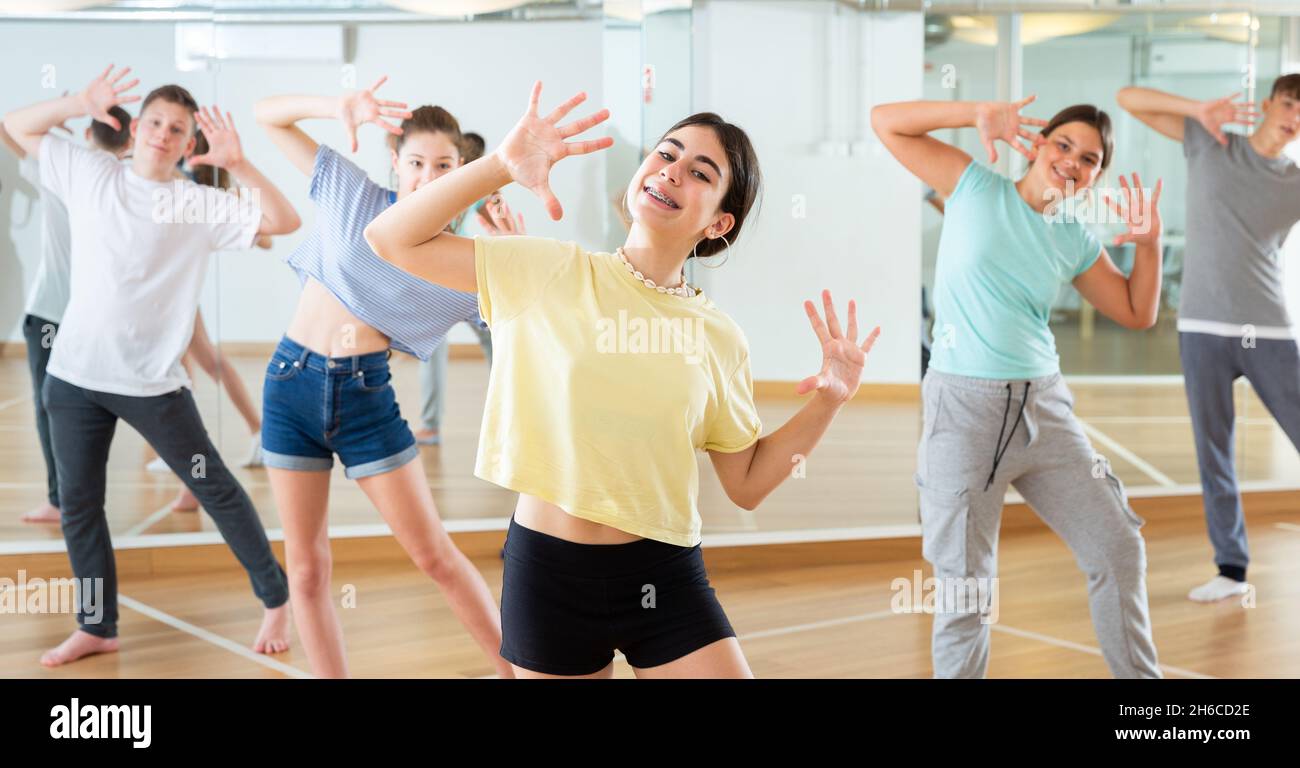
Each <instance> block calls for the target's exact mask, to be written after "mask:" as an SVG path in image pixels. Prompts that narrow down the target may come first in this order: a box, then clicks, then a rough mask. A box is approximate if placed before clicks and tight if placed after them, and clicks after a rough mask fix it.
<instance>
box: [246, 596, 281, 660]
mask: <svg viewBox="0 0 1300 768" xmlns="http://www.w3.org/2000/svg"><path fill="white" fill-rule="evenodd" d="M253 650H255V651H257V652H258V653H284V652H285V651H287V650H289V604H288V603H285V604H284V605H282V606H280V607H279V608H267V609H266V615H264V616H263V617H262V628H261V629H259V630H257V639H256V640H254V641H253Z"/></svg>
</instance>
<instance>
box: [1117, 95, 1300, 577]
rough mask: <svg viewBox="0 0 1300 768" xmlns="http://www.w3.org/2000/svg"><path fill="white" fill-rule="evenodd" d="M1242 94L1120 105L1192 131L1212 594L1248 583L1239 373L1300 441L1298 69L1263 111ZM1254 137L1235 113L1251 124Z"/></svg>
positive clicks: (1196, 337) (1127, 99)
mask: <svg viewBox="0 0 1300 768" xmlns="http://www.w3.org/2000/svg"><path fill="white" fill-rule="evenodd" d="M1234 98H1235V96H1229V97H1227V98H1223V99H1216V100H1213V101H1204V102H1202V101H1195V100H1192V99H1185V98H1182V97H1179V96H1174V95H1172V94H1168V93H1162V92H1160V91H1156V90H1151V89H1147V88H1136V87H1134V88H1124V89H1123V90H1121V91H1120V92H1119V103H1120V106H1122V107H1124V109H1126V110H1128V111H1129V112H1130V113H1132V114H1133V116H1134V117H1136V118H1138V119H1139V120H1141V121H1142V122H1144V123H1146V124H1147V125H1149V126H1151V127H1152V128H1154V129H1155V130H1156V131H1158V132H1159V133H1161V134H1163V135H1165V136H1168V137H1169V138H1171V139H1174V140H1175V141H1181V142H1182V143H1183V154H1184V155H1185V156H1186V158H1187V210H1186V215H1187V246H1186V252H1185V260H1184V268H1183V284H1182V297H1181V301H1180V304H1179V310H1178V343H1179V351H1180V353H1181V356H1182V363H1183V378H1184V380H1185V383H1186V386H1187V401H1188V405H1189V407H1190V411H1191V417H1192V431H1193V433H1194V434H1195V437H1196V457H1197V464H1198V465H1199V468H1200V475H1201V490H1202V492H1203V501H1204V504H1205V519H1206V524H1207V526H1208V528H1209V534H1210V541H1211V543H1212V544H1213V545H1214V561H1215V563H1216V564H1217V565H1218V568H1219V575H1218V576H1216V577H1214V578H1213V579H1211V580H1210V581H1209V582H1207V583H1205V584H1202V585H1201V586H1198V587H1196V588H1195V589H1193V590H1192V591H1191V592H1190V593H1189V594H1188V597H1190V598H1191V599H1192V600H1197V601H1201V602H1212V601H1216V600H1221V599H1224V598H1227V597H1232V596H1234V595H1241V594H1244V593H1246V592H1247V591H1248V590H1249V589H1250V585H1249V584H1247V583H1246V566H1247V565H1248V563H1249V560H1250V558H1249V554H1248V550H1247V543H1246V523H1245V515H1244V513H1243V511H1242V506H1241V494H1240V492H1239V491H1238V488H1237V477H1236V471H1235V469H1234V467H1233V422H1234V417H1235V414H1234V409H1233V398H1232V388H1233V382H1235V381H1236V380H1237V378H1239V377H1241V376H1245V377H1246V378H1247V380H1249V381H1250V383H1251V386H1252V387H1253V388H1254V390H1255V392H1256V394H1258V395H1259V397H1260V399H1261V400H1262V401H1263V402H1264V405H1265V406H1266V407H1267V408H1268V409H1269V411H1270V412H1271V413H1272V414H1273V417H1274V418H1275V419H1277V422H1278V424H1279V425H1280V426H1281V427H1282V429H1283V431H1285V432H1286V434H1287V436H1288V437H1289V438H1291V442H1292V443H1293V444H1295V445H1296V447H1297V449H1300V352H1298V351H1297V344H1296V338H1297V335H1296V329H1295V327H1294V326H1293V325H1292V321H1291V317H1290V315H1289V314H1288V312H1287V308H1286V300H1285V297H1284V291H1283V286H1282V265H1281V248H1282V243H1283V241H1284V240H1285V239H1286V236H1287V234H1288V233H1289V232H1290V231H1291V228H1292V226H1293V225H1295V223H1296V222H1297V221H1300V167H1297V166H1296V164H1295V163H1293V162H1292V161H1291V160H1290V159H1289V158H1288V157H1286V156H1285V155H1284V154H1283V152H1284V150H1285V149H1286V148H1287V145H1289V144H1290V143H1291V142H1293V141H1295V139H1296V137H1297V135H1300V74H1293V75H1285V76H1283V77H1280V78H1278V79H1277V81H1276V82H1275V83H1274V84H1273V88H1272V90H1271V91H1270V93H1269V97H1268V98H1267V99H1265V100H1264V102H1263V105H1262V106H1263V109H1262V111H1258V110H1256V109H1255V108H1254V106H1253V105H1252V104H1250V103H1248V102H1237V101H1233V99H1234ZM1261 116H1262V117H1263V122H1262V123H1260V124H1259V125H1258V126H1257V127H1256V129H1255V131H1254V133H1252V134H1251V135H1250V136H1249V137H1247V136H1244V135H1241V134H1228V133H1225V132H1224V131H1223V126H1225V125H1228V124H1230V123H1238V124H1245V125H1252V124H1254V123H1255V121H1256V119H1257V118H1259V117H1261Z"/></svg>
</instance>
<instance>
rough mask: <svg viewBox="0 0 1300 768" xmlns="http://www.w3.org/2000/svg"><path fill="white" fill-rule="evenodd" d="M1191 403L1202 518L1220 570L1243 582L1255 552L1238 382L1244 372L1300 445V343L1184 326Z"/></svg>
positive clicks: (1181, 342) (1183, 345) (1183, 346)
mask: <svg viewBox="0 0 1300 768" xmlns="http://www.w3.org/2000/svg"><path fill="white" fill-rule="evenodd" d="M1178 346H1179V351H1180V353H1181V356H1182V361H1183V377H1184V379H1185V381H1186V385H1187V405H1188V408H1189V410H1190V411H1191V415H1192V431H1193V432H1194V433H1195V435H1196V463H1197V465H1198V466H1199V467H1200V472H1201V492H1202V500H1203V502H1204V504H1205V524H1206V527H1207V528H1209V532H1210V543H1211V544H1213V545H1214V562H1215V564H1216V565H1218V566H1219V572H1220V573H1222V574H1223V575H1224V576H1227V577H1229V578H1233V579H1237V580H1238V581H1245V579H1246V566H1247V565H1249V564H1250V555H1249V552H1248V549H1247V544H1246V517H1245V514H1244V512H1243V511H1242V508H1241V493H1240V491H1239V490H1238V489H1237V472H1236V468H1235V467H1234V465H1233V428H1234V419H1235V416H1236V412H1235V408H1234V405H1233V400H1232V386H1233V383H1234V382H1235V381H1236V380H1237V379H1238V378H1239V377H1241V376H1245V377H1246V379H1247V380H1248V381H1250V384H1251V386H1252V387H1254V389H1255V393H1256V394H1257V395H1259V399H1260V400H1262V401H1263V403H1264V406H1265V407H1266V408H1268V410H1269V413H1271V414H1273V418H1274V419H1276V420H1277V423H1278V425H1279V426H1281V427H1282V430H1283V431H1284V432H1286V435H1287V437H1289V438H1291V443H1292V444H1293V445H1295V446H1296V448H1297V449H1298V450H1300V348H1298V347H1297V344H1296V342H1295V341H1294V340H1279V339H1251V340H1250V341H1249V343H1247V340H1246V339H1244V338H1242V337H1237V336H1214V335H1211V334H1207V333H1179V334H1178Z"/></svg>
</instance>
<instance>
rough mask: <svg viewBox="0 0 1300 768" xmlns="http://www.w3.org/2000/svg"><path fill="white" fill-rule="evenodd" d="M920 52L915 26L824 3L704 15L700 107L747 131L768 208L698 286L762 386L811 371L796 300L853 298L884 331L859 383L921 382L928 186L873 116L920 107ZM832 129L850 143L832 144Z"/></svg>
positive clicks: (811, 355)
mask: <svg viewBox="0 0 1300 768" xmlns="http://www.w3.org/2000/svg"><path fill="white" fill-rule="evenodd" d="M845 26H847V27H848V28H849V29H850V30H851V31H852V33H853V34H852V35H850V36H849V38H850V39H849V42H848V43H847V44H846V42H845V40H846V38H845V34H844V28H845ZM834 36H838V38H839V40H838V42H836V43H835V45H831V40H832V37H834ZM921 40H922V28H921V15H920V14H869V15H862V14H857V13H854V12H852V11H847V10H846V9H843V8H841V7H839V6H837V5H836V4H834V3H831V2H828V1H823V2H752V1H749V0H707V1H703V2H697V3H696V5H695V57H694V58H695V70H694V75H695V109H696V110H712V111H716V112H718V113H719V114H721V115H722V116H723V117H724V118H726V119H727V120H729V121H731V122H734V123H736V124H738V125H740V126H741V127H742V128H744V129H745V130H746V131H747V132H748V133H749V135H750V137H751V139H752V140H753V141H754V144H755V147H756V150H757V152H758V157H759V161H760V164H761V166H762V170H763V175H764V193H763V200H762V208H761V210H760V211H759V213H758V215H757V216H751V218H750V219H749V220H748V221H747V222H746V223H745V229H744V231H743V233H742V235H741V238H740V241H739V243H738V244H737V245H736V247H735V248H733V252H732V254H731V256H730V257H729V261H728V262H727V263H726V265H725V266H723V267H722V268H720V269H717V270H708V269H696V271H695V275H696V280H697V282H699V283H700V284H701V286H702V287H703V288H704V289H705V290H706V292H708V293H710V294H711V295H712V296H713V298H714V300H715V301H717V303H718V305H719V306H721V307H722V308H723V309H724V310H726V311H727V312H728V313H729V314H731V316H732V317H734V318H735V319H736V321H737V322H739V323H740V325H741V327H743V328H744V329H745V333H746V335H747V336H748V337H749V343H750V348H751V353H752V362H753V371H754V377H755V378H757V379H772V380H786V381H793V380H798V379H802V378H803V377H805V376H808V375H810V374H812V373H816V372H817V370H818V367H819V366H820V362H821V350H820V348H819V346H818V345H817V343H816V340H815V338H814V336H813V333H812V330H811V329H810V328H809V325H808V319H807V317H806V315H805V314H804V311H803V300H804V299H813V300H814V301H818V296H819V295H820V292H821V289H823V288H830V289H831V290H832V292H833V293H834V295H835V297H836V301H837V304H838V306H839V308H840V312H841V317H843V312H844V308H845V306H846V305H847V302H848V299H849V298H855V299H856V300H857V302H858V307H859V309H858V314H859V318H860V320H861V322H862V323H864V324H879V325H880V326H881V328H882V335H881V338H880V341H879V343H878V344H877V346H876V348H875V350H874V351H873V352H872V354H871V357H870V359H869V361H868V364H867V367H866V370H865V372H864V374H863V380H864V381H871V382H900V383H901V382H916V381H917V380H918V378H919V374H920V313H921V309H920V292H921V276H920V269H921V261H920V254H921V219H920V216H921V211H920V208H921V188H920V185H919V183H918V182H917V181H916V180H915V179H914V178H912V177H911V175H910V174H907V173H906V172H905V171H904V170H903V169H902V167H901V166H899V165H898V163H897V162H895V161H894V159H893V158H892V157H890V156H889V155H888V154H887V153H886V152H885V151H884V150H883V148H882V147H880V145H879V144H878V142H876V140H875V137H874V135H873V134H872V133H871V131H870V126H869V120H868V119H867V115H868V114H869V112H870V109H871V107H872V106H873V105H874V104H876V103H881V102H887V101H897V100H901V99H916V98H920V96H921V78H922V46H921ZM846 45H847V47H846ZM845 57H848V58H847V60H846V58H845ZM846 73H847V75H853V74H854V73H856V75H857V76H846ZM832 107H833V108H834V113H832ZM855 115H856V119H855ZM832 125H834V126H837V127H838V130H836V131H835V133H838V134H852V135H830V129H829V128H828V126H832ZM850 146H852V149H853V152H852V154H844V155H840V156H835V155H831V154H826V153H827V152H835V151H840V152H843V151H847V150H848V148H849V147H850ZM800 200H802V201H803V204H804V213H805V216H804V217H803V218H798V217H797V214H798V213H799V211H798V209H797V206H798V205H799V202H800ZM818 304H820V302H819V301H818Z"/></svg>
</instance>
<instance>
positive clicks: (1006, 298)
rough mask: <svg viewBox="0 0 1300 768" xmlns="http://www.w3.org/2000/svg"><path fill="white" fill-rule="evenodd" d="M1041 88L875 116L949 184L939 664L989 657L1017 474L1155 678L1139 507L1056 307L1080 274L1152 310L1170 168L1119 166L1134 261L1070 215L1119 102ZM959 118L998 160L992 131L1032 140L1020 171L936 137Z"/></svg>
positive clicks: (930, 524) (1122, 303)
mask: <svg viewBox="0 0 1300 768" xmlns="http://www.w3.org/2000/svg"><path fill="white" fill-rule="evenodd" d="M1031 101H1033V97H1032V96H1031V97H1029V98H1027V99H1024V100H1022V101H1020V102H1016V103H1009V104H1002V103H994V102H982V103H975V102H905V103H898V104H885V105H882V106H878V107H876V108H875V109H874V110H873V111H872V126H873V127H874V128H875V130H876V133H877V134H878V135H879V136H880V138H881V140H882V141H883V142H884V144H885V146H886V147H888V148H889V151H890V152H892V153H893V155H894V157H896V158H898V160H899V161H900V162H901V163H902V164H903V165H904V166H905V167H906V168H907V169H908V170H909V171H911V172H912V173H913V174H915V175H916V176H917V177H918V178H920V179H921V181H922V182H924V183H925V184H927V185H929V186H931V187H933V188H934V189H935V190H936V191H937V192H938V193H939V194H940V195H942V196H943V197H944V198H945V210H944V227H943V233H942V235H941V237H940V242H939V259H938V264H937V268H936V277H935V291H934V309H935V325H934V328H935V332H934V340H933V351H932V357H931V360H930V368H929V371H928V372H927V373H926V376H925V379H924V381H923V383H922V400H923V406H922V407H923V412H924V417H925V418H924V424H923V427H922V436H921V444H920V446H919V448H918V451H917V474H916V483H917V486H918V488H919V490H920V499H921V527H922V549H923V552H924V555H925V557H926V559H927V560H929V561H930V562H931V563H933V565H934V569H935V576H936V577H937V578H939V579H942V580H943V581H944V583H945V587H946V588H945V589H944V590H943V592H942V593H941V594H943V595H944V605H943V608H942V610H940V611H938V612H937V613H936V615H935V621H934V636H933V646H932V655H933V660H934V672H935V675H936V676H937V677H982V676H984V674H985V672H986V671H987V667H988V653H989V623H991V622H992V621H995V620H996V616H997V606H996V594H997V591H996V585H997V581H996V579H997V554H996V553H997V539H998V527H999V523H1000V520H1001V514H1002V504H1003V499H1004V497H1005V494H1006V489H1007V486H1008V485H1009V484H1010V485H1014V486H1015V488H1016V490H1017V491H1019V492H1020V494H1021V495H1022V496H1023V497H1024V498H1025V500H1026V501H1027V502H1028V503H1029V505H1030V506H1031V507H1032V508H1033V509H1034V511H1035V512H1036V513H1037V514H1038V515H1039V516H1040V517H1042V518H1043V520H1044V521H1045V522H1047V524H1048V525H1049V526H1051V528H1052V529H1053V530H1055V531H1056V532H1057V533H1058V534H1060V535H1061V537H1062V538H1063V539H1065V541H1066V543H1067V544H1068V545H1069V546H1070V549H1071V550H1072V551H1073V552H1074V555H1075V558H1076V560H1077V561H1078V563H1079V565H1080V567H1081V568H1082V569H1083V570H1084V572H1085V573H1087V574H1088V595H1089V602H1090V605H1091V608H1092V619H1093V625H1094V627H1095V629H1096V632H1097V637H1098V640H1099V641H1100V644H1101V648H1102V653H1103V655H1104V656H1105V659H1106V663H1107V664H1108V665H1109V666H1110V669H1111V672H1112V673H1113V674H1114V675H1115V676H1116V677H1159V676H1160V669H1159V667H1158V666H1157V664H1156V650H1155V645H1154V643H1153V642H1152V640H1151V629H1150V620H1149V618H1148V614H1147V597H1146V584H1145V576H1146V554H1145V546H1144V543H1143V541H1142V536H1141V534H1140V533H1139V531H1138V529H1139V528H1140V526H1141V525H1142V521H1141V519H1140V518H1138V517H1137V516H1136V515H1135V514H1134V513H1133V511H1132V510H1131V509H1130V508H1129V505H1128V501H1127V497H1126V496H1125V493H1124V489H1123V485H1122V484H1121V483H1120V481H1119V479H1118V478H1117V477H1115V475H1114V474H1113V473H1112V472H1111V471H1110V467H1109V464H1108V463H1107V462H1106V460H1105V458H1104V457H1101V456H1098V455H1096V454H1095V452H1094V451H1093V449H1092V445H1091V444H1090V443H1089V441H1088V438H1087V435H1086V434H1085V433H1084V431H1083V428H1082V426H1081V425H1080V423H1079V421H1078V419H1077V418H1075V416H1074V412H1073V405H1074V402H1073V397H1072V395H1071V394H1070V391H1069V389H1068V388H1067V387H1066V385H1065V382H1064V381H1063V380H1062V378H1061V373H1060V364H1059V359H1058V357H1057V354H1056V343H1055V340H1054V339H1053V337H1052V332H1051V329H1050V328H1049V327H1048V320H1049V318H1050V314H1051V307H1052V302H1053V301H1054V300H1055V298H1056V296H1057V294H1058V293H1059V291H1060V289H1061V288H1062V286H1064V285H1066V284H1071V285H1073V286H1074V287H1075V288H1076V289H1077V290H1078V291H1079V293H1080V294H1082V295H1083V297H1084V299H1086V300H1087V301H1089V302H1091V303H1092V304H1093V305H1094V306H1096V307H1097V309H1099V310H1101V312H1102V313H1103V314H1105V315H1106V316H1107V317H1109V318H1111V319H1112V320H1114V321H1115V322H1117V323H1119V324H1121V325H1123V326H1125V327H1127V328H1134V329H1140V328H1149V327H1150V326H1151V325H1153V324H1154V323H1155V320H1156V311H1157V308H1158V305H1159V298H1160V268H1161V254H1160V216H1159V214H1158V212H1157V210H1156V203H1157V202H1158V200H1159V197H1160V184H1159V183H1157V184H1156V188H1155V191H1154V192H1153V193H1151V194H1150V195H1148V194H1147V193H1146V192H1145V191H1144V190H1142V189H1141V181H1140V179H1139V178H1138V175H1137V174H1136V173H1135V174H1133V179H1132V182H1133V183H1132V186H1130V185H1129V184H1128V182H1127V180H1125V179H1122V178H1121V182H1120V183H1121V186H1122V190H1121V192H1120V194H1119V197H1120V199H1121V200H1122V201H1123V204H1122V205H1121V204H1120V203H1119V202H1116V201H1115V200H1108V204H1109V205H1110V206H1111V209H1112V210H1113V211H1115V213H1116V214H1118V216H1119V217H1120V220H1121V221H1123V222H1124V223H1125V225H1126V226H1127V229H1128V231H1127V232H1126V233H1125V234H1123V235H1120V236H1119V237H1117V238H1116V239H1115V243H1116V244H1117V245H1118V244H1121V243H1132V244H1133V246H1134V249H1135V251H1136V257H1135V260H1134V268H1133V272H1132V274H1131V275H1128V276H1125V275H1124V273H1123V272H1121V271H1120V270H1119V269H1118V268H1117V267H1116V266H1115V264H1114V262H1112V261H1111V259H1110V256H1109V255H1107V253H1106V250H1105V248H1103V247H1102V246H1101V244H1100V243H1098V242H1097V240H1096V238H1094V237H1093V236H1092V234H1091V233H1089V232H1088V230H1087V229H1085V227H1084V226H1083V222H1081V221H1079V220H1078V217H1076V216H1075V215H1074V213H1075V212H1076V211H1077V210H1079V209H1078V207H1077V206H1076V205H1075V203H1076V202H1077V201H1078V197H1077V196H1078V194H1079V193H1081V192H1084V191H1086V190H1089V189H1090V188H1091V187H1092V186H1093V184H1094V183H1095V182H1096V180H1097V178H1098V177H1099V176H1100V175H1101V173H1102V172H1103V171H1104V170H1105V169H1106V167H1107V165H1109V163H1110V160H1111V155H1112V151H1113V145H1112V142H1111V124H1110V118H1109V117H1108V116H1107V115H1106V113H1105V112H1102V111H1101V110H1099V109H1097V108H1096V107H1094V106H1092V105H1087V104H1083V105H1077V106H1074V107H1070V108H1068V109H1065V110H1063V111H1062V112H1060V113H1059V114H1057V115H1056V116H1055V117H1054V118H1052V120H1050V121H1044V120H1040V119H1035V118H1029V117H1024V116H1022V115H1021V114H1020V110H1021V109H1022V108H1023V107H1024V106H1025V105H1026V104H1029V103H1030V102H1031ZM1028 126H1037V127H1040V128H1041V130H1040V131H1039V132H1038V133H1032V132H1031V131H1030V129H1029V127H1028ZM963 127H973V128H976V129H977V130H978V131H979V135H980V139H981V141H982V143H983V144H984V146H985V148H986V149H987V150H988V155H989V160H990V162H996V160H997V151H996V149H995V148H994V143H995V142H996V141H998V140H1000V141H1004V142H1006V143H1007V144H1010V145H1011V146H1012V147H1013V148H1014V149H1015V150H1016V151H1017V152H1019V153H1021V154H1022V155H1024V156H1025V157H1026V158H1027V159H1028V160H1029V161H1030V166H1029V169H1028V170H1027V171H1026V172H1025V174H1024V176H1022V177H1021V178H1019V179H1017V180H1012V179H1008V178H1006V177H1004V176H1001V175H1000V174H997V173H994V172H993V171H991V170H989V169H988V168H986V167H984V166H982V165H980V164H979V163H976V162H974V161H972V160H971V158H970V156H969V155H967V154H966V153H965V152H963V151H961V150H960V149H958V148H956V147H954V146H951V145H948V144H945V143H943V142H942V141H939V140H938V139H936V138H934V137H932V136H930V135H929V133H930V132H931V131H935V130H940V129H945V128H963ZM1022 140H1023V141H1022ZM1091 210H1093V211H1099V210H1103V209H1101V208H1099V207H1097V206H1093V207H1091ZM971 585H974V586H973V589H972V587H971ZM947 587H955V588H947ZM959 593H961V594H959Z"/></svg>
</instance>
